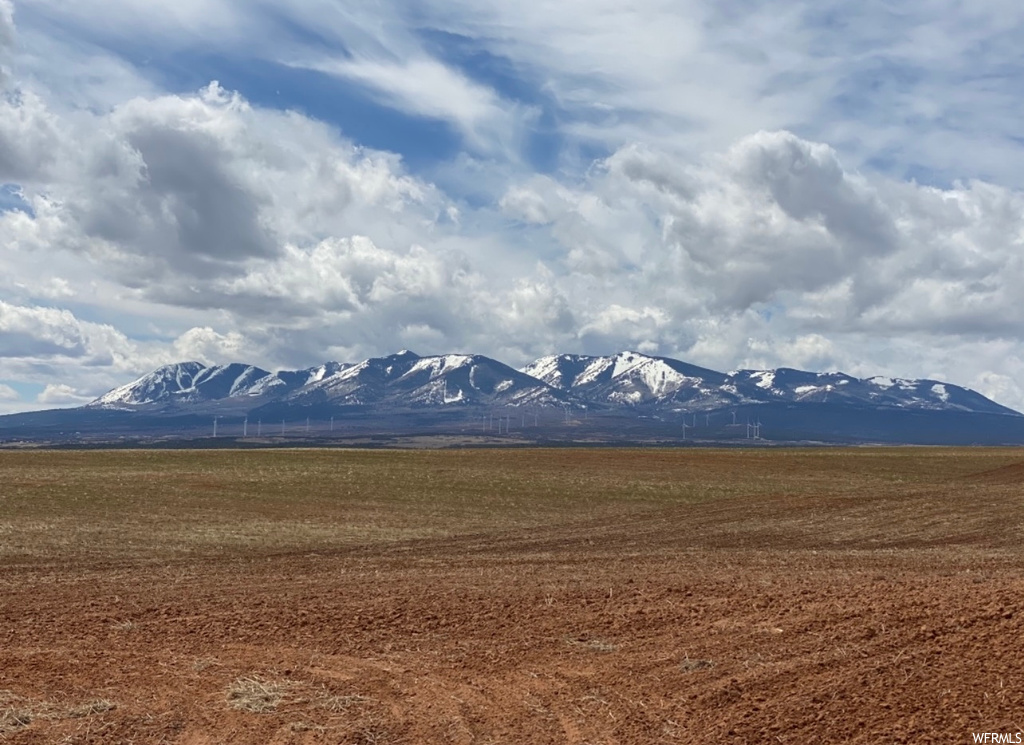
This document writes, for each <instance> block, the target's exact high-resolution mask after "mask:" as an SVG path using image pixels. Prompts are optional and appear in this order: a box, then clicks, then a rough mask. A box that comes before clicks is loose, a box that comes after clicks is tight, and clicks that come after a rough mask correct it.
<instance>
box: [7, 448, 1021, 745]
mask: <svg viewBox="0 0 1024 745" xmlns="http://www.w3.org/2000/svg"><path fill="white" fill-rule="evenodd" d="M662 457H664V456H662ZM672 457H674V456H672ZM963 470H964V471H965V473H964V474H963V476H962V477H960V476H957V477H956V478H949V479H946V480H945V481H944V482H943V483H945V484H946V486H944V487H943V488H942V489H938V490H936V489H931V488H925V489H921V490H919V491H920V493H918V492H914V494H915V495H916V496H914V495H910V496H907V497H906V499H907V500H909V501H908V502H907V504H908V505H909V506H908V507H907V509H915V510H920V511H921V513H922V521H923V524H924V525H925V526H926V527H925V528H922V529H921V530H920V531H918V532H913V531H909V530H907V529H906V526H907V525H910V524H917V523H914V522H913V521H910V522H907V521H905V520H904V519H903V517H902V516H901V513H898V512H897V513H894V514H896V517H894V518H892V522H894V524H895V523H898V524H899V526H901V527H900V529H899V530H895V529H894V530H893V531H892V532H891V533H890V532H887V530H886V527H885V526H886V525H887V524H889V523H890V519H889V518H887V517H886V515H885V513H884V511H885V510H887V509H889V508H890V507H891V505H889V503H887V502H882V501H880V500H881V497H880V496H879V494H878V492H871V493H865V494H864V495H863V498H862V499H860V498H857V497H856V496H853V497H851V496H850V495H849V494H843V495H841V497H840V496H837V497H834V498H833V499H831V501H830V499H828V498H820V499H819V498H815V497H814V495H813V494H806V495H802V496H799V497H793V496H792V495H789V496H787V493H785V492H781V493H773V494H768V495H764V494H751V495H749V496H746V497H735V496H730V497H728V498H723V499H712V500H706V501H700V502H695V503H691V504H672V505H663V506H658V507H648V508H645V509H643V510H640V509H636V510H630V509H619V510H617V511H615V512H614V514H610V513H609V514H603V515H598V516H596V517H591V518H588V519H586V520H575V521H571V520H564V521H554V522H553V523H552V524H548V525H544V526H532V527H525V528H524V527H512V528H505V529H492V530H489V531H481V532H476V533H468V534H458V535H447V536H443V537H436V538H418V539H411V540H401V541H394V542H387V543H383V542H372V543H367V544H366V545H349V546H344V547H340V548H336V549H318V550H316V551H308V550H295V551H277V552H267V551H260V550H257V549H254V550H252V551H250V552H248V553H245V554H240V553H238V552H234V553H229V554H227V555H221V556H214V555H204V556H198V557H195V558H182V557H180V556H173V557H169V558H167V559H166V560H163V561H159V562H156V561H130V560H103V559H102V558H97V559H91V560H88V561H84V562H83V561H82V560H81V559H79V558H75V557H61V556H54V557H51V558H50V559H49V560H46V561H25V562H21V563H15V564H14V565H13V566H9V567H7V568H5V569H2V570H0V742H11V743H19V744H20V743H177V744H179V745H214V744H220V743H281V744H283V743H481V744H484V743H494V744H497V743H508V744H510V745H512V744H516V745H520V744H524V743H531V744H534V743H536V744H540V743H574V744H578V745H583V744H584V743H588V744H590V745H597V744H599V743H606V744H611V743H709V742H723V743H883V742H884V743H968V742H972V733H975V732H978V733H980V732H1004V733H1005V732H1012V733H1015V732H1018V731H1020V728H1021V726H1022V725H1024V679H1022V676H1024V607H1022V598H1024V571H1022V568H1024V564H1022V562H1021V558H1020V554H1019V551H1018V548H1019V545H1020V538H1021V523H1020V522H1019V516H1018V517H1013V515H1017V514H1018V513H1016V512H1013V511H1012V510H1014V509H1016V508H1015V507H1014V506H1013V505H1014V503H1015V501H1019V497H1020V496H1024V495H1022V494H1021V492H1020V491H1019V490H1018V487H1019V485H1020V484H1019V481H1018V482H1014V481H1013V480H1012V479H1010V480H1009V481H1007V479H1005V478H998V479H996V481H998V489H995V490H987V489H988V487H987V486H984V485H983V486H980V487H979V486H970V487H968V486H964V487H961V486H960V485H959V484H961V482H962V483H963V484H972V483H974V481H972V480H971V477H970V473H969V471H970V470H971V469H969V468H965V469H963ZM977 470H978V471H979V472H980V471H982V470H985V469H977ZM1010 471H1011V472H1012V469H1010ZM800 473H802V472H800V471H797V472H794V474H793V475H792V478H794V479H797V478H798V477H799V475H800ZM1004 475H1005V474H1004ZM1011 475H1013V474H1012V473H1011ZM943 478H944V479H945V478H946V477H943ZM975 481H976V480H975ZM962 488H963V489H968V488H970V489H974V490H975V491H972V492H970V493H971V494H972V495H973V496H972V501H971V502H970V503H969V504H967V505H966V506H965V505H963V504H960V503H959V502H956V501H955V500H956V499H957V496H956V495H957V494H960V493H961V491H960V490H961V489H962ZM979 489H982V490H983V491H977V490H979ZM982 497H983V498H982ZM840 499H841V500H842V504H840ZM915 499H916V500H918V501H916V502H915V501H914V500H915ZM985 500H988V502H986V501H985ZM929 505H930V507H929ZM986 509H991V510H993V511H995V512H997V513H998V514H999V515H1002V517H1001V518H1000V519H1001V520H1002V522H1001V524H999V525H996V526H989V527H986V525H987V524H986V523H984V522H982V523H976V524H973V523H972V526H973V527H970V529H969V530H968V529H966V528H961V527H958V526H959V525H961V523H964V522H965V521H966V520H967V517H965V515H966V514H967V513H968V512H972V513H973V512H981V513H984V512H985V511H986ZM879 510H882V511H883V512H881V513H879V512H878V511H879ZM1007 510H1010V512H1007ZM1007 515H1009V516H1010V517H1009V518H1008V517H1007ZM979 519H980V518H979ZM1008 520H1009V523H1008ZM1014 520H1017V522H1013V521H1014ZM858 521H859V522H858ZM944 521H945V522H944ZM954 523H956V524H954ZM844 524H845V525H848V526H853V525H854V524H856V527H850V528H849V529H847V528H845V527H843V525H844ZM14 525H15V528H12V530H13V529H17V528H16V523H15V524H14ZM979 525H980V526H981V527H978V526H979ZM927 526H931V527H927ZM5 535H7V536H8V538H9V537H10V534H9V533H7V534H5V533H4V532H0V542H2V541H3V540H5Z"/></svg>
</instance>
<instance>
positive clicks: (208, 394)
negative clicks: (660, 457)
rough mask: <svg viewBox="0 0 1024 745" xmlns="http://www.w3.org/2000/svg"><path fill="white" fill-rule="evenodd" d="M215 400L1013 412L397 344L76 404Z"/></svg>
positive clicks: (827, 382) (848, 386) (637, 360)
mask: <svg viewBox="0 0 1024 745" xmlns="http://www.w3.org/2000/svg"><path fill="white" fill-rule="evenodd" d="M227 401H230V402H232V403H233V404H235V405H236V407H242V408H244V407H245V406H246V404H247V402H251V403H252V404H253V408H256V407H258V406H263V405H267V404H270V403H274V404H286V405H294V406H299V407H303V406H305V407H309V406H315V405H336V406H345V407H370V408H372V407H376V406H385V405H387V406H391V407H406V408H411V409H415V408H431V407H446V406H463V407H465V406H511V407H520V406H542V407H545V406H546V407H552V406H562V407H576V408H594V409H603V410H641V409H657V410H663V411H666V412H672V413H677V414H678V413H684V412H697V411H714V410H717V409H722V408H728V407H736V406H750V405H758V404H764V403H770V402H774V403H780V402H791V403H805V402H806V403H810V402H816V403H830V402H831V403H836V404H839V403H841V404H846V405H857V406H864V407H874V408H896V409H904V410H930V411H959V412H966V413H986V414H1004V415H1008V416H1024V415H1021V414H1020V413H1019V412H1017V411H1014V410H1013V409H1010V408H1008V407H1005V406H1002V405H1001V404H998V403H996V402H994V401H992V400H990V399H988V398H986V397H984V396H982V395H981V394H980V393H977V392H976V391H972V390H970V389H968V388H964V387H962V386H957V385H954V384H952V383H947V382H942V381H937V380H930V379H921V380H917V379H905V378H889V377H884V376H874V377H871V378H856V377H853V376H850V375H847V374H845V373H842V372H810V371H803V370H796V369H793V368H786V367H781V368H776V369H773V370H734V371H731V372H728V373H723V372H719V371H716V370H711V369H709V368H704V367H700V366H697V365H693V364H690V363H688V362H683V361H681V360H677V359H673V358H670V357H662V356H653V355H647V354H643V353H640V352H633V351H624V352H619V353H617V354H614V355H607V356H595V355H573V354H559V355H548V356H546V357H541V358H539V359H537V360H535V361H534V362H532V363H530V364H528V365H526V366H524V367H522V368H519V369H518V370H517V369H515V368H512V367H510V366H508V365H506V364H505V363H503V362H500V361H498V360H495V359H493V358H490V357H486V356H484V355H479V354H445V355H429V356H422V357H421V356H420V355H417V354H416V353H414V352H411V351H409V350H402V351H401V352H398V353H396V354H393V355H388V356H385V357H371V358H368V359H366V360H363V361H361V362H358V363H348V362H344V363H343V362H326V363H322V364H321V365H317V366H314V367H310V368H305V369H302V370H279V371H277V372H270V371H267V370H264V369H262V368H259V367H257V366H254V365H248V364H246V363H241V362H234V363H230V364H228V365H210V366H206V365H203V364H202V363H199V362H194V361H188V362H182V363H176V364H173V365H165V366H163V367H160V368H157V369H156V370H154V371H153V372H151V373H148V374H146V375H143V376H141V377H140V378H138V379H136V380H135V381H132V382H130V383H126V384H125V385H122V386H119V387H117V388H114V389H112V390H110V391H108V392H107V393H105V394H103V395H102V396H99V397H98V398H97V399H95V400H94V401H92V402H90V403H89V404H86V408H107V409H125V410H140V409H149V410H157V409H161V408H163V409H168V410H171V409H174V410H182V409H189V408H190V407H195V406H200V405H205V406H212V405H215V404H217V402H227Z"/></svg>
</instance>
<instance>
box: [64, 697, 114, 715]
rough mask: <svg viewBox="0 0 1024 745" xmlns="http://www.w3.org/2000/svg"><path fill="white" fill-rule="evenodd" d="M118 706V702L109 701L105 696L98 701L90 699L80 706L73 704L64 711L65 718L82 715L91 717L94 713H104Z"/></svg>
mask: <svg viewBox="0 0 1024 745" xmlns="http://www.w3.org/2000/svg"><path fill="white" fill-rule="evenodd" d="M116 708H117V704H115V703H114V702H112V701H108V700H107V699H105V698H101V699H97V700H96V701H88V702H86V703H84V704H79V705H78V706H72V707H71V708H69V709H66V710H65V711H64V718H67V719H81V718H82V717H91V716H92V715H93V714H102V713H104V712H107V711H113V710H114V709H116Z"/></svg>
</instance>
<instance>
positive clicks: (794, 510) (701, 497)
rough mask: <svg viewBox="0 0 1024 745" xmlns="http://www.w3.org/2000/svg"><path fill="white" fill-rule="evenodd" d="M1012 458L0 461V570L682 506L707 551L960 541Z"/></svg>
mask: <svg viewBox="0 0 1024 745" xmlns="http://www.w3.org/2000/svg"><path fill="white" fill-rule="evenodd" d="M1021 460H1022V455H1021V453H1020V451H1018V450H1014V449H942V448H849V449H818V450H797V449H793V450H768V449H750V450H743V449H730V450H695V449H531V450H448V451H438V450H432V451H366V450H337V449H324V450H244V451H225V450H198V451H167V450H159V451H158V450H153V451H146V450H136V451H131V450H112V451H32V452H17V451H0V485H2V486H0V561H4V562H7V563H36V562H40V561H60V560H68V561H75V560H119V561H129V562H150V561H152V562H159V561H164V560H169V559H175V558H185V557H194V556H230V555H251V554H253V553H272V552H279V551H304V550H309V551H317V550H325V549H332V548H338V547H345V546H354V545H367V544H384V543H394V542H397V541H405V540H413V539H426V538H439V537H441V538H443V537H451V536H458V535H469V534H488V533H495V532H500V531H509V530H521V529H529V528H543V527H545V526H550V525H553V524H561V525H564V524H567V523H580V524H586V523H587V521H594V520H614V519H615V518H616V516H628V517H629V518H630V519H634V518H636V517H637V516H642V515H644V514H650V515H659V514H662V513H665V514H668V513H666V512H665V511H669V512H671V511H673V510H676V511H677V512H676V513H673V514H676V515H677V517H678V516H679V515H682V514H683V513H678V510H680V509H682V510H689V511H688V512H686V513H685V514H686V519H687V520H692V521H693V522H692V527H691V528H690V530H691V531H694V532H695V534H697V535H698V537H699V534H698V533H696V531H699V530H700V528H699V526H700V524H701V522H702V520H703V521H705V522H708V524H709V525H710V527H709V528H708V530H709V531H710V533H715V531H717V535H718V536H719V539H720V540H723V541H725V540H736V541H740V540H741V539H742V538H743V537H744V536H745V535H748V534H749V535H755V534H756V535H757V536H758V540H760V541H762V542H768V543H769V544H770V541H771V539H772V536H774V535H778V536H789V537H792V536H793V535H797V536H804V537H806V538H807V541H808V545H812V544H815V545H822V546H831V545H850V544H851V542H853V543H856V544H857V545H862V546H864V547H868V548H870V547H872V546H875V545H878V546H884V545H893V541H897V542H898V540H905V541H910V542H915V541H916V542H918V543H921V542H927V541H929V540H934V541H940V542H941V541H942V540H945V539H948V538H949V537H950V536H953V537H954V538H956V537H957V536H959V538H958V540H959V539H964V540H967V539H969V538H970V536H985V535H988V534H989V533H991V532H992V531H995V532H996V533H998V534H999V535H1003V534H1006V535H1009V533H1007V531H1010V532H1011V533H1012V532H1013V531H1018V532H1019V531H1020V526H1021V524H1022V522H1021V518H1022V510H1024V508H1021V507H1020V506H1019V505H1018V504H1017V503H1018V502H1019V498H1016V497H1015V495H1016V494H1018V493H1019V491H1018V488H1019V485H1017V484H1015V483H1007V482H1006V479H1003V481H996V482H992V481H985V480H983V479H982V480H976V479H975V480H972V475H973V474H979V473H983V472H989V471H992V470H993V469H999V468H1005V467H1013V465H1014V464H1015V463H1020V462H1021ZM978 505H987V507H986V508H985V509H978ZM679 519H682V518H679ZM954 522H955V523H956V524H953V523H954ZM964 536H967V538H966V539H965V538H964ZM1018 538H1019V536H1018Z"/></svg>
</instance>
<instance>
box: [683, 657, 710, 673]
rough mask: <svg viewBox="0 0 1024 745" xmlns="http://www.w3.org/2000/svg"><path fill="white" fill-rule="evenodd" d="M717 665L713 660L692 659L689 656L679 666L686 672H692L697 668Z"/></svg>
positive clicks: (702, 668)
mask: <svg viewBox="0 0 1024 745" xmlns="http://www.w3.org/2000/svg"><path fill="white" fill-rule="evenodd" d="M714 666H715V663H714V662H712V661H711V660H691V659H690V658H689V657H687V658H686V659H685V660H683V661H682V662H681V663H680V664H679V667H680V669H682V671H683V672H684V673H692V672H694V671H696V670H708V669H710V668H712V667H714Z"/></svg>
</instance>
